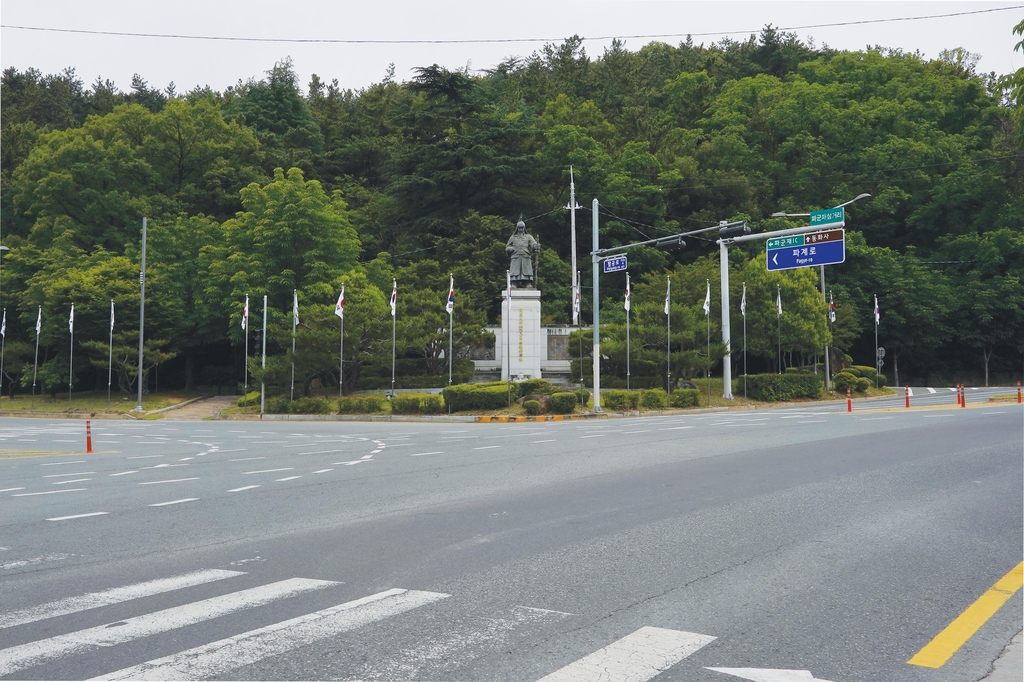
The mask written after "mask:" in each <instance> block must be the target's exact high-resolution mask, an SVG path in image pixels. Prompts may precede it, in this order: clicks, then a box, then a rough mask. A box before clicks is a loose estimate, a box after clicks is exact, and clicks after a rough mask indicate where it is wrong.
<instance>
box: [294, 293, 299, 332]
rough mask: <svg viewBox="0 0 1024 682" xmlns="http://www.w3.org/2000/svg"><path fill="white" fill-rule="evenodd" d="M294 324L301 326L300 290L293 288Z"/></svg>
mask: <svg viewBox="0 0 1024 682" xmlns="http://www.w3.org/2000/svg"><path fill="white" fill-rule="evenodd" d="M292 324H293V325H295V326H296V327H297V326H299V292H298V291H295V290H294V289H292Z"/></svg>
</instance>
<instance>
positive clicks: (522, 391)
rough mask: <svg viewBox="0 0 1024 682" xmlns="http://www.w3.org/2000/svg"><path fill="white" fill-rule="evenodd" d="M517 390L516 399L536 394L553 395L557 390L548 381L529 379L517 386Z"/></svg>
mask: <svg viewBox="0 0 1024 682" xmlns="http://www.w3.org/2000/svg"><path fill="white" fill-rule="evenodd" d="M516 390H517V391H518V395H517V396H516V397H517V398H522V397H524V396H528V395H534V394H540V395H551V394H552V393H554V392H555V391H556V390H557V389H556V388H555V387H554V386H552V385H551V382H550V381H548V380H547V379H527V380H526V381H521V382H519V383H518V384H516Z"/></svg>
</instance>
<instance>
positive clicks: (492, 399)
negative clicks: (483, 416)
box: [441, 381, 508, 412]
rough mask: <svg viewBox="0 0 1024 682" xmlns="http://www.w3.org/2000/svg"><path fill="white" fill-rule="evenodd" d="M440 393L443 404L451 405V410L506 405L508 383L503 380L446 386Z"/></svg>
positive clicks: (498, 408)
mask: <svg viewBox="0 0 1024 682" xmlns="http://www.w3.org/2000/svg"><path fill="white" fill-rule="evenodd" d="M441 394H442V395H443V396H444V404H445V405H448V406H449V407H451V410H452V412H461V411H463V410H500V409H501V408H503V407H508V385H507V384H506V383H505V382H504V381H497V382H492V383H489V384H458V385H454V386H446V387H445V388H444V390H443V391H442V392H441Z"/></svg>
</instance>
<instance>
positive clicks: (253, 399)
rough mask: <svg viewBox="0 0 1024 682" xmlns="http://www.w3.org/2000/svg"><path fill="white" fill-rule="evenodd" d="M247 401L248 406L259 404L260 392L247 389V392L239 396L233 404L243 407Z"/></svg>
mask: <svg viewBox="0 0 1024 682" xmlns="http://www.w3.org/2000/svg"><path fill="white" fill-rule="evenodd" d="M247 403H248V404H249V405H250V406H252V405H259V404H260V392H259V391H249V392H248V393H246V394H245V395H243V396H242V397H241V398H239V399H238V402H236V403H235V404H236V405H238V406H239V407H245V405H246V404H247Z"/></svg>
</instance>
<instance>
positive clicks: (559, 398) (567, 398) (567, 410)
mask: <svg viewBox="0 0 1024 682" xmlns="http://www.w3.org/2000/svg"><path fill="white" fill-rule="evenodd" d="M575 409H576V394H575V393H552V394H551V411H552V412H554V413H555V414H571V413H572V412H573V411H574V410H575Z"/></svg>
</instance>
